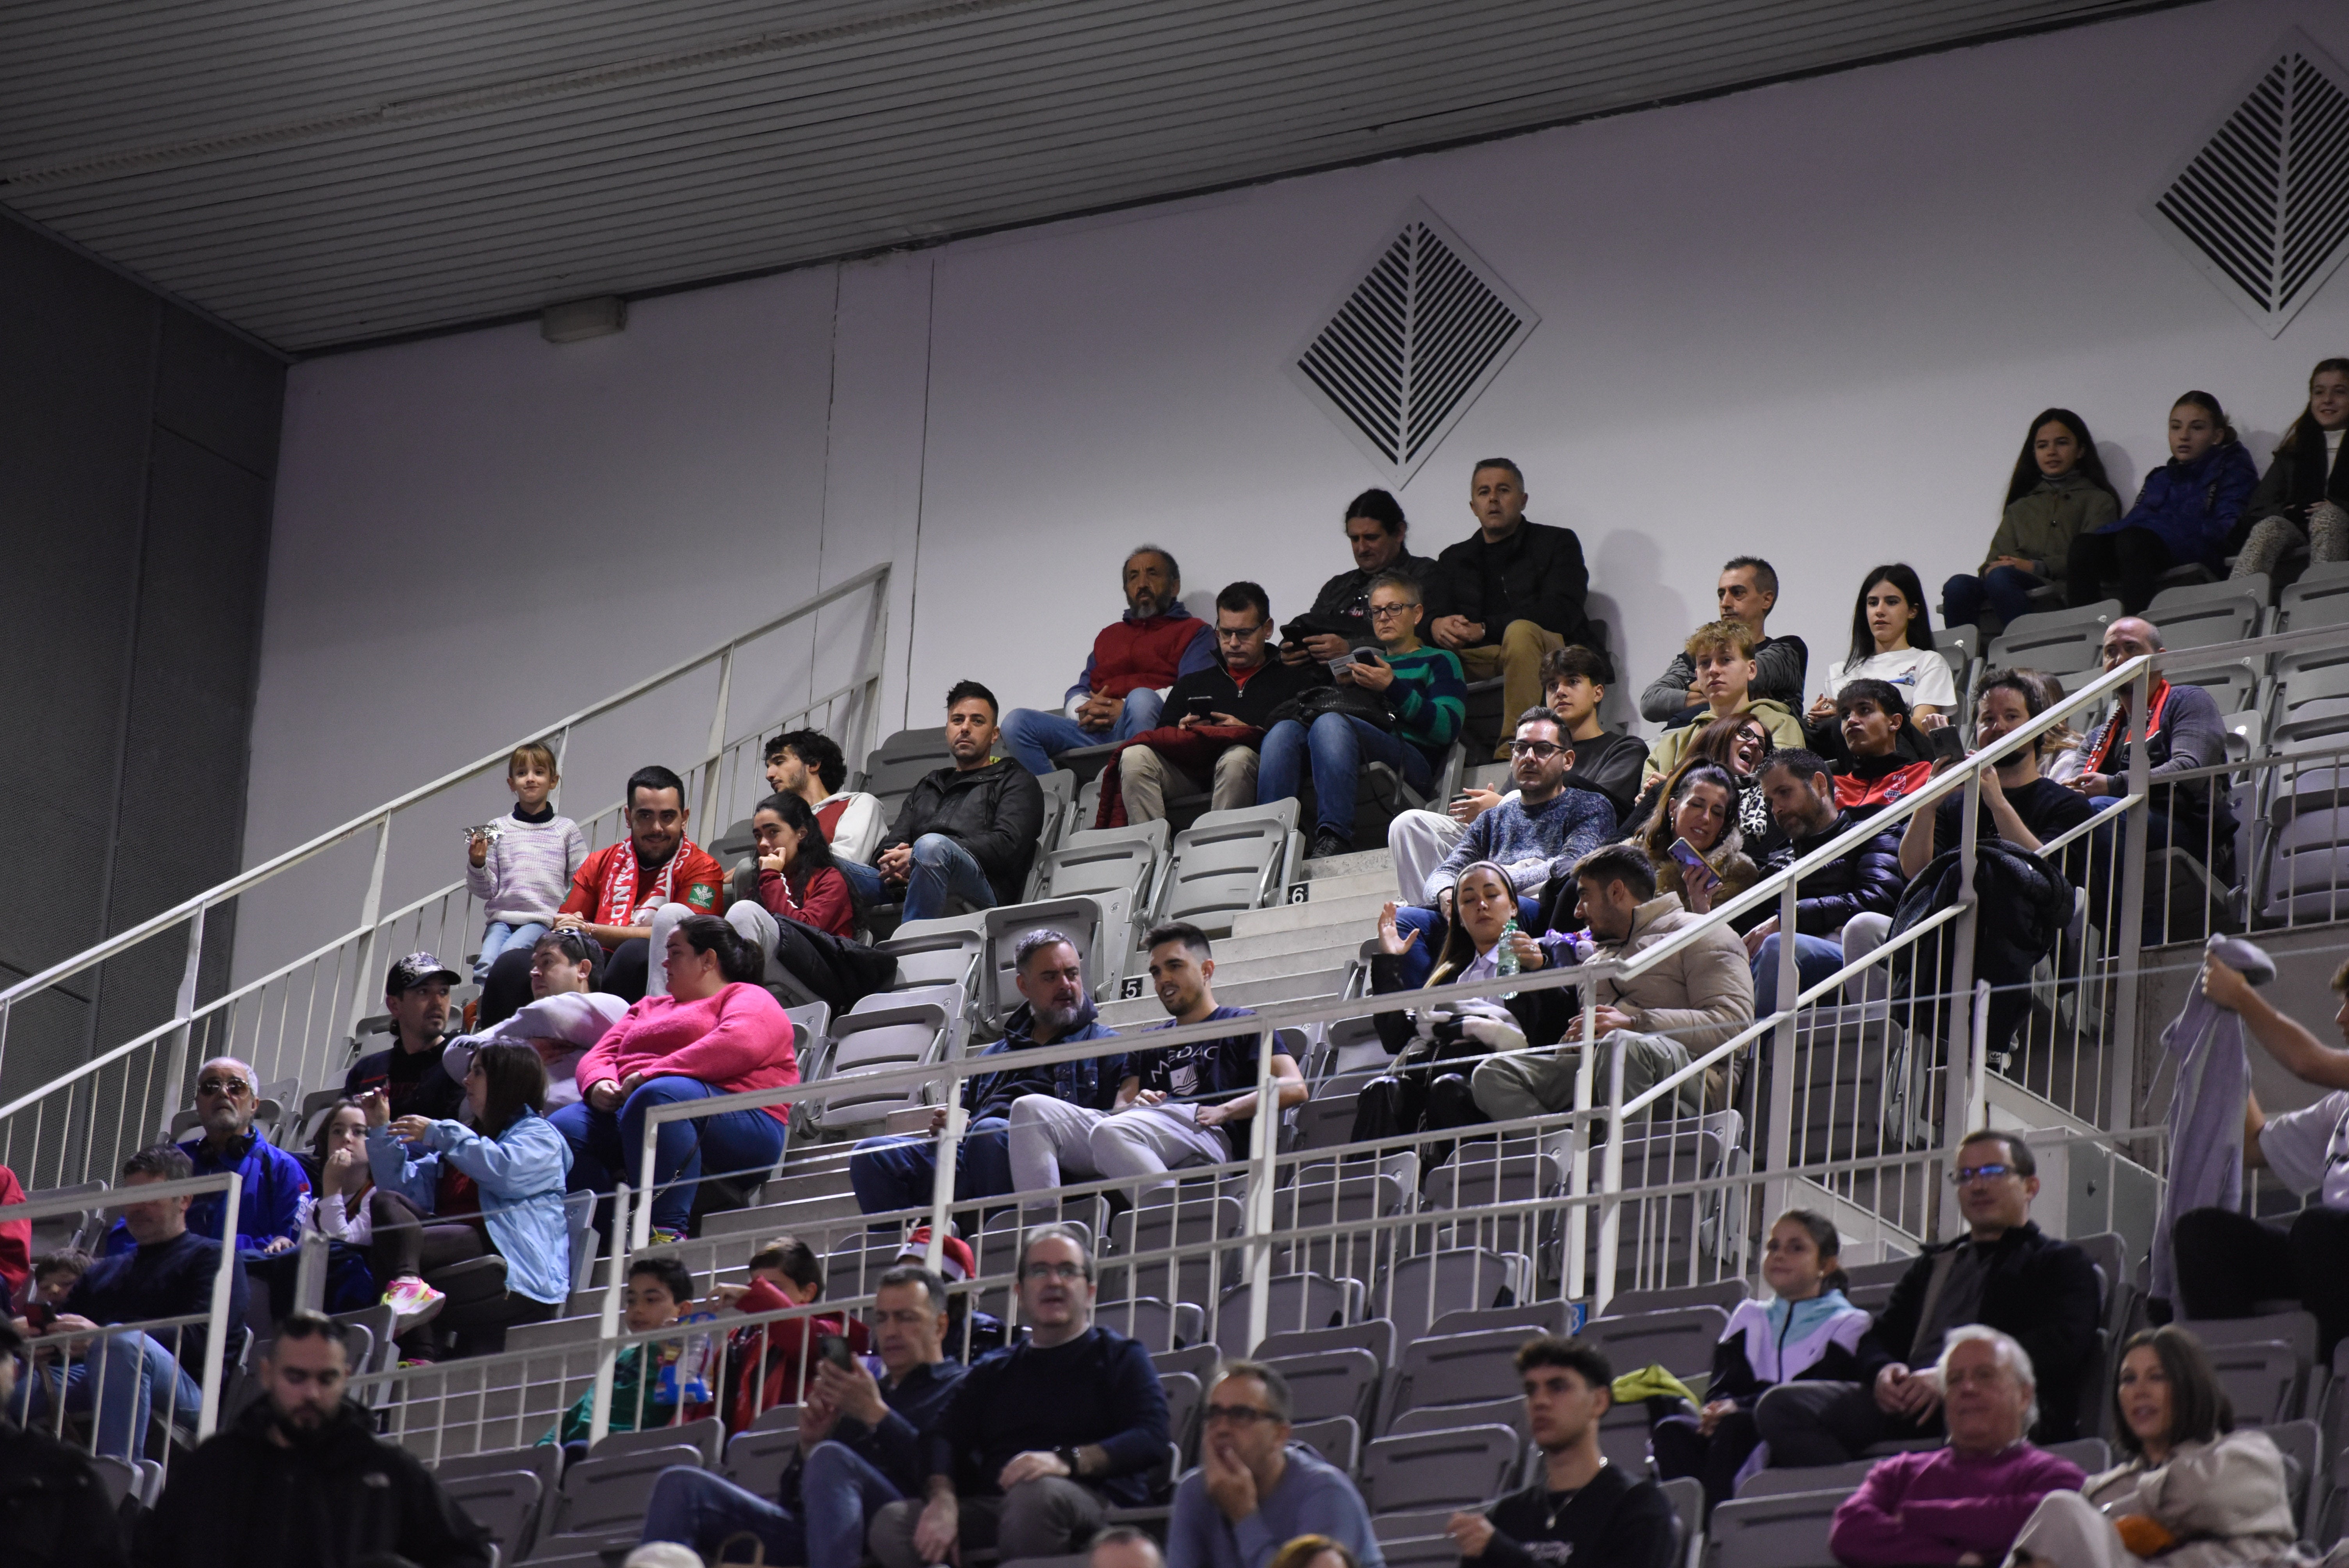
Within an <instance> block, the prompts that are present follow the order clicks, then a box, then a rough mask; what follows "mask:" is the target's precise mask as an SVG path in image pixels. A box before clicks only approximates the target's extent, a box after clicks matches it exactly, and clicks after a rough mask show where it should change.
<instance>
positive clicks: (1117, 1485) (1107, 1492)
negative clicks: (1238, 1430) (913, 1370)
mask: <svg viewBox="0 0 2349 1568" xmlns="http://www.w3.org/2000/svg"><path fill="white" fill-rule="evenodd" d="M1093 1291H1094V1284H1093V1260H1092V1253H1089V1252H1088V1251H1087V1250H1086V1248H1085V1244H1084V1243H1083V1242H1082V1241H1081V1240H1080V1239H1078V1236H1077V1234H1076V1233H1075V1232H1074V1231H1072V1230H1071V1229H1069V1228H1068V1227H1067V1226H1065V1225H1040V1226H1038V1227H1037V1228H1036V1229H1034V1230H1032V1231H1030V1232H1029V1233H1028V1236H1027V1240H1026V1241H1025V1242H1024V1243H1022V1245H1021V1246H1020V1249H1019V1316H1020V1318H1021V1320H1022V1321H1024V1322H1025V1323H1027V1324H1028V1326H1029V1333H1028V1337H1027V1338H1026V1339H1024V1340H1022V1341H1021V1342H1020V1343H1019V1344H1017V1345H1014V1346H1009V1348H1007V1349H1003V1350H998V1351H996V1352H994V1353H993V1354H991V1355H989V1356H987V1357H983V1358H982V1359H981V1360H980V1361H979V1362H978V1365H976V1366H974V1367H972V1368H971V1369H970V1372H969V1374H968V1376H966V1377H964V1378H963V1379H962V1381H961V1382H960V1383H958V1384H957V1385H956V1387H955V1390H954V1393H953V1395H952V1396H951V1397H950V1398H948V1399H947V1403H946V1408H945V1409H944V1410H943V1411H942V1412H941V1413H940V1415H939V1417H938V1419H937V1422H936V1425H935V1426H934V1427H933V1428H932V1429H931V1430H930V1431H929V1432H928V1433H927V1435H926V1436H927V1441H926V1445H925V1446H926V1449H927V1460H928V1463H927V1467H926V1468H927V1470H928V1477H927V1480H926V1482H925V1484H924V1492H925V1496H924V1497H923V1499H922V1500H920V1501H916V1500H914V1499H911V1498H909V1499H907V1500H905V1501H901V1502H892V1503H889V1504H887V1505H886V1506H885V1507H884V1508H883V1509H882V1510H881V1513H880V1517H878V1518H877V1519H875V1520H874V1522H873V1531H872V1537H871V1542H870V1544H871V1546H872V1549H873V1555H874V1556H875V1557H877V1558H879V1559H880V1560H881V1563H882V1568H923V1565H924V1564H926V1563H944V1562H946V1561H947V1560H948V1559H949V1558H953V1557H956V1556H957V1555H958V1553H957V1547H959V1548H961V1549H962V1550H966V1551H967V1550H969V1549H972V1548H976V1547H982V1546H992V1547H994V1548H995V1549H996V1550H997V1552H998V1553H999V1555H1000V1557H1001V1559H1002V1560H1003V1561H1004V1562H1007V1563H1008V1562H1011V1561H1013V1560H1014V1559H1017V1558H1021V1557H1058V1556H1061V1555H1064V1554H1067V1553H1073V1552H1075V1551H1077V1550H1078V1549H1080V1548H1081V1546H1082V1545H1083V1543H1084V1542H1087V1541H1090V1540H1091V1539H1092V1534H1093V1532H1095V1531H1096V1530H1098V1529H1100V1528H1101V1525H1102V1518H1103V1517H1104V1511H1105V1510H1107V1509H1109V1508H1112V1507H1121V1506H1122V1507H1135V1506H1139V1505H1140V1504H1141V1503H1143V1502H1144V1501H1147V1500H1148V1495H1149V1485H1148V1480H1147V1476H1148V1472H1149V1471H1150V1470H1151V1469H1152V1467H1154V1466H1155V1465H1157V1464H1158V1463H1160V1462H1161V1461H1162V1460H1164V1459H1165V1457H1166V1391H1165V1389H1164V1387H1162V1386H1161V1385H1160V1384H1159V1381H1158V1369H1157V1368H1156V1367H1154V1366H1153V1365H1152V1364H1151V1360H1150V1353H1149V1352H1148V1351H1146V1350H1144V1349H1143V1347H1142V1346H1141V1344H1140V1343H1139V1342H1138V1341H1135V1340H1132V1339H1128V1338H1126V1337H1124V1336H1123V1335H1118V1334H1113V1333H1112V1332H1110V1331H1109V1330H1108V1329H1106V1328H1102V1327H1099V1326H1096V1325H1095V1324H1094V1323H1093V1321H1092V1314H1093Z"/></svg>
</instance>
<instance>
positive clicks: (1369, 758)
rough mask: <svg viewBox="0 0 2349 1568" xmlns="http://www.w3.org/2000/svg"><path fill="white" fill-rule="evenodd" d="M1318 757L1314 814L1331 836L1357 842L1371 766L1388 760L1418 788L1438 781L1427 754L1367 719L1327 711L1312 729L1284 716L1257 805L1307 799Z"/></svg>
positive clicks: (1267, 742) (1261, 765) (1261, 775)
mask: <svg viewBox="0 0 2349 1568" xmlns="http://www.w3.org/2000/svg"><path fill="white" fill-rule="evenodd" d="M1308 752H1310V753H1311V755H1312V758H1313V799H1314V812H1315V815H1316V816H1317V817H1318V818H1319V822H1320V827H1321V829H1322V830H1323V831H1325V832H1331V833H1335V834H1337V835H1338V836H1339V837H1340V838H1341V839H1343V840H1345V841H1347V842H1348V843H1352V842H1353V841H1354V790H1355V786H1356V780H1357V779H1359V777H1360V776H1361V769H1362V764H1363V763H1365V762H1383V763H1385V764H1386V765H1387V766H1388V767H1390V768H1392V769H1395V770H1396V771H1398V772H1400V773H1401V774H1402V777H1403V781H1404V782H1405V783H1407V784H1409V785H1410V786H1411V787H1412V788H1413V789H1420V790H1424V789H1426V788H1427V787H1428V785H1429V784H1430V783H1431V782H1433V779H1434V778H1435V769H1434V768H1433V766H1431V765H1430V764H1429V762H1428V760H1427V755H1426V753H1424V752H1423V751H1421V750H1420V748H1418V747H1416V746H1413V745H1412V744H1411V743H1410V742H1409V741H1407V740H1401V739H1398V738H1396V737H1394V736H1393V735H1392V734H1390V733H1389V732H1387V731H1386V730H1383V729H1381V728H1380V727H1378V726H1377V725H1375V724H1372V723H1371V721H1370V720H1368V719H1366V718H1355V717H1351V716H1350V715H1347V714H1342V713H1325V714H1323V715H1322V716H1321V717H1319V718H1317V719H1315V720H1314V721H1313V727H1312V729H1311V730H1310V731H1309V730H1307V729H1306V727H1304V726H1303V725H1301V724H1299V723H1298V722H1297V720H1295V719H1293V718H1284V719H1282V720H1281V721H1280V722H1279V723H1278V724H1276V725H1274V726H1273V727H1272V729H1271V731H1270V732H1269V733H1268V734H1267V735H1266V736H1265V738H1264V748H1263V752H1262V756H1261V758H1260V760H1259V761H1258V762H1257V769H1256V803H1257V805H1259V806H1269V805H1271V804H1272V803H1273V802H1274V801H1275V800H1286V799H1291V798H1292V797H1294V798H1297V799H1302V798H1303V793H1302V792H1303V788H1304V772H1305V758H1306V755H1307V753H1308Z"/></svg>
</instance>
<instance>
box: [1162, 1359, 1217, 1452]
mask: <svg viewBox="0 0 2349 1568" xmlns="http://www.w3.org/2000/svg"><path fill="white" fill-rule="evenodd" d="M1208 1376H1213V1374H1209V1375H1208ZM1206 1383H1207V1379H1206V1377H1202V1376H1200V1375H1199V1374H1197V1373H1195V1372H1161V1373H1160V1374H1159V1375H1158V1386H1159V1387H1160V1388H1162V1389H1164V1391H1165V1394H1166V1437H1167V1440H1168V1441H1170V1442H1172V1443H1173V1444H1174V1447H1175V1449H1177V1450H1178V1451H1179V1452H1180V1453H1181V1455H1182V1460H1183V1463H1184V1464H1185V1465H1188V1464H1189V1463H1190V1462H1191V1461H1192V1459H1193V1458H1194V1457H1195V1455H1196V1454H1197V1453H1198V1450H1199V1412H1200V1410H1201V1409H1203V1408H1205V1407H1206V1403H1207V1388H1206Z"/></svg>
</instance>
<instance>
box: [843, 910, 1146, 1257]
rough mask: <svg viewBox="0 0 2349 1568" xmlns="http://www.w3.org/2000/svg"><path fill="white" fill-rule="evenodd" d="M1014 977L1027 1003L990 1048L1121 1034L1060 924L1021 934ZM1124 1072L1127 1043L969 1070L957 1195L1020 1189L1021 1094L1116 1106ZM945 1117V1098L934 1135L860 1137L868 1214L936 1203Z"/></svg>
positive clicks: (852, 1174) (856, 1181)
mask: <svg viewBox="0 0 2349 1568" xmlns="http://www.w3.org/2000/svg"><path fill="white" fill-rule="evenodd" d="M1011 983H1012V985H1015V986H1017V987H1018V988H1019V995H1020V998H1021V1000H1020V1005H1019V1010H1018V1011H1016V1012H1014V1013H1013V1014H1012V1015H1011V1016H1010V1017H1009V1018H1007V1019H1005V1020H1004V1024H1003V1038H1001V1039H1000V1040H998V1041H997V1042H996V1043H995V1044H993V1045H991V1046H989V1047H987V1049H986V1050H984V1051H982V1052H980V1053H979V1054H980V1055H981V1056H988V1057H992V1056H1000V1055H1004V1054H1006V1053H1009V1052H1012V1051H1017V1050H1019V1049H1021V1048H1022V1047H1028V1046H1058V1045H1065V1044H1067V1043H1068V1042H1070V1041H1071V1040H1109V1039H1115V1038H1116V1037H1117V1036H1116V1032H1115V1031H1114V1030H1111V1029H1105V1028H1103V1027H1102V1026H1101V1024H1100V1023H1099V1022H1098V1021H1097V1020H1096V1018H1095V1016H1094V1013H1093V1004H1092V996H1091V995H1088V994H1087V992H1086V990H1085V975H1084V966H1083V965H1082V964H1081V962H1080V961H1079V959H1078V957H1077V947H1076V944H1075V943H1073V942H1071V941H1070V940H1069V939H1068V937H1066V936H1065V935H1063V934H1061V933H1060V932H1057V931H1053V930H1051V929H1050V928H1049V927H1046V928H1040V929H1038V930H1035V931H1031V932H1029V933H1028V934H1026V935H1024V936H1022V937H1021V938H1020V939H1019V944H1018V945H1017V946H1016V947H1014V948H1013V949H1012V956H1011ZM1124 1077H1125V1057H1124V1055H1123V1053H1122V1052H1121V1053H1117V1054H1114V1055H1110V1056H1102V1057H1084V1058H1081V1059H1080V1060H1077V1061H1072V1062H1052V1063H1050V1064H1046V1065H1043V1066H1036V1067H1030V1066H1023V1065H1020V1064H1019V1063H1018V1062H1016V1061H1014V1062H1006V1063H1005V1064H1004V1065H1003V1068H1002V1069H1001V1070H1000V1071H998V1072H991V1073H984V1074H981V1075H980V1076H978V1077H977V1078H966V1079H965V1080H964V1081H963V1088H962V1107H963V1110H964V1112H965V1114H966V1115H968V1118H969V1120H968V1122H967V1123H966V1124H965V1126H964V1129H963V1137H962V1142H961V1143H960V1145H958V1146H957V1149H956V1150H955V1202H957V1203H968V1202H976V1201H977V1200H978V1199H981V1198H993V1197H997V1196H999V1195H1000V1194H1002V1193H1005V1192H1009V1191H1012V1184H1011V1161H1010V1153H1009V1150H1010V1128H1011V1123H1010V1121H1009V1117H1010V1115H1011V1107H1012V1104H1013V1102H1014V1101H1016V1100H1018V1099H1019V1097H1020V1096H1022V1095H1028V1094H1040V1095H1047V1096H1050V1097H1051V1098H1053V1099H1061V1100H1065V1101H1067V1102H1068V1103H1069V1104H1071V1105H1077V1106H1084V1107H1087V1108H1089V1109H1093V1110H1107V1109H1109V1108H1110V1107H1111V1106H1112V1104H1114V1103H1115V1102H1116V1098H1117V1088H1118V1085H1119V1083H1120V1082H1122V1081H1123V1078H1124ZM945 1126H946V1109H945V1108H944V1107H943V1106H941V1107H940V1108H939V1109H937V1110H936V1112H934V1113H933V1114H932V1116H931V1118H930V1130H929V1132H928V1134H927V1135H923V1134H918V1133H906V1134H900V1135H898V1136H895V1137H891V1138H867V1139H865V1140H863V1141H861V1142H860V1143H858V1144H857V1146H856V1150H855V1151H854V1153H852V1154H851V1155H850V1156H849V1157H848V1181H849V1185H850V1186H852V1187H854V1189H855V1190H856V1206H857V1207H858V1208H860V1209H862V1210H863V1211H864V1212H866V1213H868V1214H879V1213H886V1212H889V1211H891V1210H895V1209H922V1208H927V1207H928V1206H929V1202H930V1187H931V1184H932V1183H933V1182H934V1181H936V1176H937V1169H938V1145H937V1135H938V1133H939V1131H940V1130H943V1129H944V1128H945Z"/></svg>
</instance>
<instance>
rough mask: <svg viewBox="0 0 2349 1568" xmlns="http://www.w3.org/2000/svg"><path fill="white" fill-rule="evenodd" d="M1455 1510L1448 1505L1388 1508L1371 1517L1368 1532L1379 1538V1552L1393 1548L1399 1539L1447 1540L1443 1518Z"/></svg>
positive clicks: (1446, 1517)
mask: <svg viewBox="0 0 2349 1568" xmlns="http://www.w3.org/2000/svg"><path fill="white" fill-rule="evenodd" d="M1454 1512H1455V1510H1453V1509H1449V1508H1407V1509H1401V1510H1390V1511H1387V1512H1385V1513H1381V1514H1378V1515H1376V1516H1374V1517H1373V1518H1372V1519H1371V1534H1372V1535H1374V1536H1376V1537H1377V1538H1378V1542H1379V1549H1380V1550H1381V1552H1391V1551H1392V1550H1394V1548H1395V1546H1396V1545H1397V1544H1398V1543H1410V1542H1423V1541H1429V1540H1433V1541H1442V1542H1445V1543H1446V1544H1447V1545H1448V1544H1450V1537H1448V1536H1446V1535H1445V1534H1444V1521H1446V1520H1448V1519H1450V1518H1451V1517H1452V1515H1453V1514H1454Z"/></svg>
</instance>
